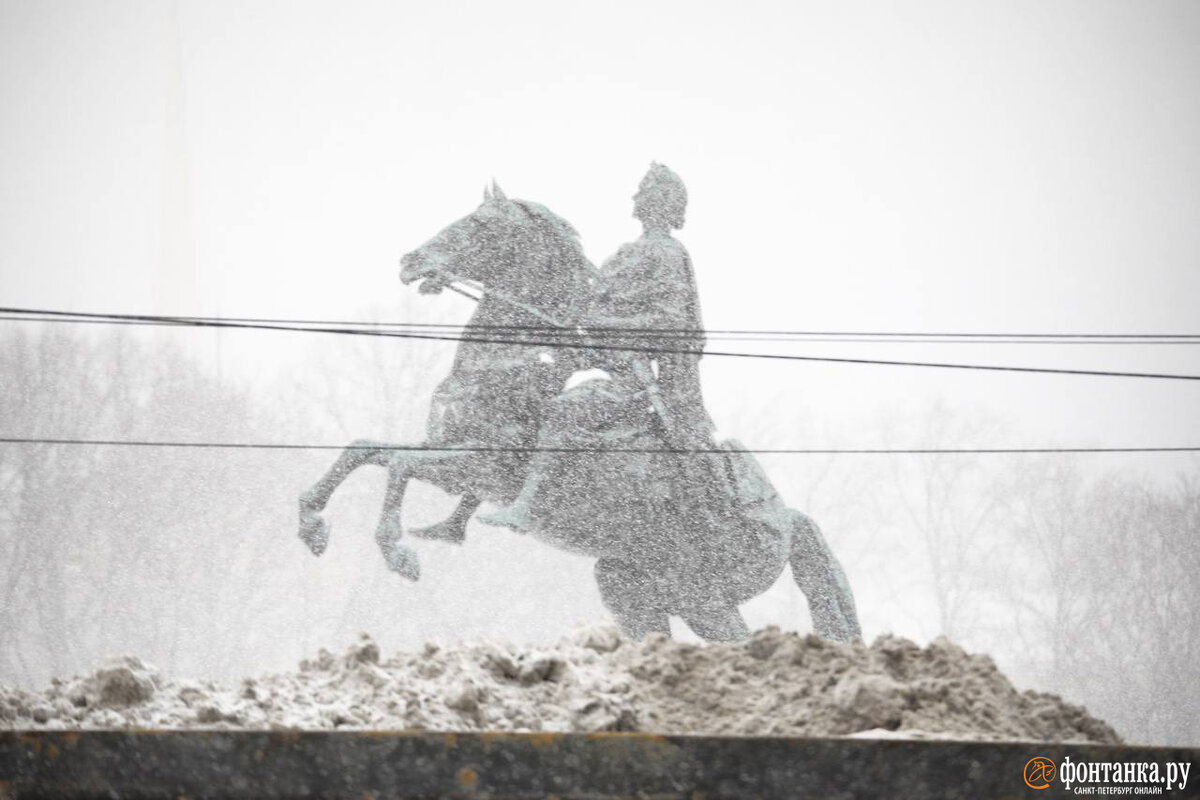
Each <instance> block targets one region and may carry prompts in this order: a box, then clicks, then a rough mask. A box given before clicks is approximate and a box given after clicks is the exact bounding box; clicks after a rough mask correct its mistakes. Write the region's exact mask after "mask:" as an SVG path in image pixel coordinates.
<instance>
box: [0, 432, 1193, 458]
mask: <svg viewBox="0 0 1200 800" xmlns="http://www.w3.org/2000/svg"><path fill="white" fill-rule="evenodd" d="M0 444H54V445H90V446H98V447H108V446H119V447H175V448H201V449H221V450H394V451H397V452H436V453H459V452H461V453H563V454H572V453H577V454H581V455H607V454H620V453H647V454H649V453H658V454H664V455H696V454H706V453H728V452H739V453H754V454H756V455H953V454H977V455H1004V454H1010V455H1017V454H1031V455H1032V454H1041V453H1198V452H1200V446H1196V447H910V448H892V447H854V448H844V447H832V448H742V449H738V450H732V451H731V450H726V449H724V448H719V447H714V448H703V449H695V450H693V449H683V448H658V447H626V448H613V449H597V448H584V447H466V446H463V447H440V446H436V445H424V444H411V445H408V444H377V443H372V444H369V445H340V444H288V443H275V442H186V441H146V440H131V439H54V438H41V437H22V436H5V437H0Z"/></svg>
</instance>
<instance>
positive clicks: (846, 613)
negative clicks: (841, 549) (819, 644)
mask: <svg viewBox="0 0 1200 800" xmlns="http://www.w3.org/2000/svg"><path fill="white" fill-rule="evenodd" d="M788 510H789V511H790V512H791V517H792V551H791V555H789V556H788V563H789V564H790V565H791V567H792V579H793V580H795V581H796V585H797V586H799V587H800V591H802V592H804V597H805V598H806V599H807V600H808V613H809V615H810V616H811V617H812V623H813V628H814V629H815V630H816V632H817V634H818V635H820V636H823V637H825V638H826V639H833V640H834V641H838V642H853V641H858V640H861V639H862V629H861V628H860V627H859V624H858V612H857V611H856V610H855V608H854V595H853V594H852V593H851V592H850V584H849V582H848V581H847V580H846V574H845V573H844V572H842V566H841V564H839V563H838V561H837V559H836V558H834V556H833V551H831V550H830V549H829V545H827V544H826V543H825V537H824V536H822V535H821V529H820V528H819V527H817V523H816V522H814V521H813V520H812V519H811V518H810V517H809V516H808V515H807V514H804V513H801V512H799V511H796V510H794V509H788Z"/></svg>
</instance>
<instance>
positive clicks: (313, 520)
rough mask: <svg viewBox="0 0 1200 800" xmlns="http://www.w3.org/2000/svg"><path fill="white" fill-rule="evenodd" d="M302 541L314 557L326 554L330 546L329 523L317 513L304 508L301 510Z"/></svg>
mask: <svg viewBox="0 0 1200 800" xmlns="http://www.w3.org/2000/svg"><path fill="white" fill-rule="evenodd" d="M300 540H301V541H302V542H304V543H305V544H306V545H308V549H309V550H311V551H312V554H313V555H314V556H319V555H321V554H322V553H324V552H325V548H326V547H327V546H328V545H329V523H328V522H326V521H325V520H324V519H323V518H322V517H321V515H320V514H318V513H317V512H315V511H312V510H310V509H306V508H304V507H303V506H301V508H300Z"/></svg>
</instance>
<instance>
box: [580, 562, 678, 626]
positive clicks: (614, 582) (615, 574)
mask: <svg viewBox="0 0 1200 800" xmlns="http://www.w3.org/2000/svg"><path fill="white" fill-rule="evenodd" d="M596 584H597V585H598V586H599V587H600V599H601V600H603V601H604V607H605V608H607V609H608V611H609V613H610V614H612V615H613V619H614V620H615V621H616V623H617V627H619V628H620V629H621V633H622V634H624V635H625V636H626V637H628V638H629V639H634V640H636V639H641V638H642V637H644V636H646V635H647V634H650V633H665V634H666V635H668V636H670V635H671V625H670V623H669V621H668V619H667V612H666V611H664V610H663V609H662V608H661V607H660V606H659V604H658V603H657V602H656V601H655V595H654V589H653V586H652V584H651V580H650V576H649V575H647V574H646V573H645V572H643V571H642V570H640V569H638V568H637V567H634V566H632V565H631V564H628V563H626V562H624V561H618V560H617V559H612V558H602V559H600V560H599V561H597V562H596Z"/></svg>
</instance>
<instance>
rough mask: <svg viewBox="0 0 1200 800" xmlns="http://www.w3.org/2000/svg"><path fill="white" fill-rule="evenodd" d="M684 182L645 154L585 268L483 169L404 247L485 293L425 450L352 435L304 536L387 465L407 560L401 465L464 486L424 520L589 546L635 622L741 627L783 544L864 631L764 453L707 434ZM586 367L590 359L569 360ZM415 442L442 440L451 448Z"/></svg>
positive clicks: (439, 400)
mask: <svg viewBox="0 0 1200 800" xmlns="http://www.w3.org/2000/svg"><path fill="white" fill-rule="evenodd" d="M686 204H687V190H686V189H685V188H684V185H683V182H682V181H681V180H680V179H679V176H677V175H676V174H675V173H674V172H672V171H671V170H670V169H668V168H667V167H665V166H662V165H661V164H654V165H652V166H651V168H650V171H649V172H648V173H647V174H646V176H645V177H644V178H643V179H642V182H641V185H640V186H639V188H638V192H637V194H636V195H635V196H634V216H635V217H636V218H637V219H638V220H639V221H641V223H642V226H643V233H642V236H641V237H640V238H638V239H637V240H636V241H634V242H631V243H629V244H626V245H624V246H622V247H621V248H620V249H619V250H618V251H617V253H616V254H615V255H614V256H613V257H612V258H610V259H608V260H607V261H606V262H605V263H604V264H603V266H602V267H601V269H600V270H599V272H597V271H596V270H595V269H594V268H593V267H592V266H591V264H590V263H588V261H587V259H586V258H585V257H584V255H583V251H582V248H581V247H580V245H579V241H578V237H577V235H576V234H575V232H574V230H573V229H572V228H571V226H570V225H569V224H568V223H567V222H565V221H564V220H563V219H561V218H560V217H558V216H557V215H555V214H554V213H552V212H551V211H549V210H548V209H546V208H545V207H544V206H541V205H538V204H537V203H531V202H528V201H524V200H510V199H508V198H507V197H505V196H504V194H503V192H501V191H500V190H499V188H498V187H495V186H494V185H493V188H492V190H491V191H489V192H485V196H484V200H483V203H482V204H481V205H480V206H479V208H477V209H476V210H475V211H474V212H473V213H472V214H470V215H468V216H467V217H464V218H463V219H461V220H459V221H458V222H455V223H453V224H452V225H450V226H448V227H446V228H445V229H443V230H442V231H441V232H440V233H439V234H438V235H437V236H435V237H434V238H433V239H431V240H429V241H428V242H427V243H426V244H424V245H422V246H421V247H419V248H418V249H416V250H414V251H413V252H411V253H408V254H407V255H405V256H404V258H403V259H402V260H401V264H402V267H403V268H402V271H401V274H400V279H401V281H403V282H404V283H406V284H409V283H413V282H416V281H420V285H419V289H420V291H421V292H423V293H437V292H440V291H442V290H443V289H444V288H446V287H447V286H450V287H461V286H471V287H474V288H475V289H476V290H477V291H480V292H481V293H482V296H481V298H480V302H479V306H478V308H477V309H476V311H475V313H474V315H473V316H472V318H471V320H470V322H469V323H468V324H467V327H466V328H465V330H464V334H463V341H462V343H461V344H460V345H459V349H458V355H457V357H456V359H455V362H454V366H453V369H452V371H451V374H450V376H449V377H447V378H446V379H445V380H444V381H443V382H442V383H441V385H440V386H439V387H438V389H437V391H436V393H435V396H434V400H433V404H432V407H431V410H430V419H429V424H428V436H427V439H426V441H425V442H424V443H423V444H424V445H425V447H424V448H422V449H420V450H405V449H396V448H394V447H392V446H389V445H388V444H386V443H381V442H369V441H358V442H354V443H353V444H352V445H351V446H350V447H348V448H347V449H346V450H345V451H344V452H343V454H342V455H341V457H340V458H339V459H338V461H337V462H336V463H335V464H334V465H333V467H331V468H330V470H329V472H327V473H326V474H325V476H324V477H322V479H321V480H320V481H318V482H317V484H316V485H315V486H314V487H313V488H312V489H310V490H309V491H308V492H306V493H304V495H302V497H301V499H300V536H301V538H302V539H303V540H304V541H305V543H307V544H308V546H309V547H310V548H311V549H312V551H313V552H314V553H315V554H317V555H320V554H321V553H322V552H323V551H324V549H325V546H326V544H327V542H328V537H329V529H328V525H327V523H326V522H325V521H324V520H323V519H322V518H321V516H320V511H321V510H322V509H323V508H324V507H325V504H326V503H327V502H328V500H329V497H330V496H331V495H332V493H333V491H334V490H335V489H336V488H337V487H338V485H340V484H341V482H342V481H343V480H344V479H345V478H346V476H347V475H348V474H349V473H350V472H351V471H353V470H354V469H356V468H358V467H359V466H361V465H363V464H376V465H380V466H385V467H387V469H388V472H389V480H388V489H387V494H386V498H385V501H384V508H383V513H382V516H381V518H380V521H379V525H378V527H377V529H376V540H377V541H378V543H379V545H380V547H381V548H382V551H383V555H384V557H385V559H386V560H387V563H388V565H389V566H390V567H391V568H392V569H393V570H395V571H397V572H398V573H400V574H401V575H403V576H405V577H407V578H410V579H412V580H416V579H417V578H418V577H419V575H420V569H419V562H418V559H417V554H416V552H415V551H414V550H412V549H411V548H410V547H408V546H407V545H405V544H404V543H403V541H402V540H403V537H404V531H403V528H402V526H401V522H400V520H401V516H400V515H401V505H402V501H403V496H404V488H405V486H406V484H407V483H408V481H409V480H412V479H417V480H424V481H428V482H430V483H433V484H435V485H437V486H439V487H441V488H442V489H444V490H446V491H447V492H450V493H452V494H456V495H459V496H460V500H459V503H458V505H457V507H456V509H455V510H454V512H453V513H452V514H451V515H450V516H449V517H448V518H447V519H445V520H443V521H442V522H439V523H437V524H436V525H433V526H430V527H428V528H423V529H418V530H413V531H409V532H408V534H409V535H412V536H416V537H421V538H432V539H440V540H443V541H454V542H461V541H463V540H464V539H465V536H466V526H467V522H468V520H469V519H470V518H471V517H472V516H473V515H474V513H475V511H476V510H477V509H478V508H479V506H480V504H481V503H482V502H485V501H487V502H492V503H496V504H499V505H500V506H501V507H500V508H499V509H498V510H496V511H494V512H492V513H491V514H485V515H481V516H480V520H481V521H483V522H485V523H488V524H493V525H503V526H507V527H510V528H514V529H516V530H518V531H521V532H523V533H527V534H528V535H530V536H533V537H535V538H537V539H539V540H541V541H544V542H546V543H547V544H550V545H552V546H555V547H559V548H562V549H565V550H568V551H570V552H574V553H581V554H585V555H589V556H592V557H595V558H596V559H597V562H596V581H597V584H598V586H599V590H600V595H601V599H602V600H603V602H604V604H605V606H606V608H608V610H609V612H610V613H612V615H613V616H614V618H615V619H616V622H617V624H618V625H619V626H620V627H621V629H622V631H623V632H624V633H625V634H626V635H628V636H630V637H633V638H639V637H641V636H644V635H645V634H647V633H650V632H654V631H660V632H663V633H669V626H668V617H669V615H671V614H676V615H678V616H680V617H681V618H682V619H683V620H684V621H685V622H686V623H687V624H688V625H689V626H690V627H691V628H692V630H694V631H695V632H696V633H697V634H698V635H700V636H702V637H704V638H705V639H709V640H722V641H728V640H736V639H741V638H744V637H745V636H746V635H747V634H748V630H747V628H746V623H745V621H744V620H743V619H742V616H741V614H740V612H739V611H738V605H739V604H740V603H743V602H745V601H746V600H749V599H750V598H751V597H754V596H756V595H758V594H760V593H762V592H763V591H765V590H766V589H767V588H769V587H770V586H771V585H772V584H773V583H774V582H775V580H776V579H777V578H778V577H779V575H780V573H781V572H782V570H783V567H784V565H785V564H790V565H791V567H792V574H793V576H794V578H795V580H796V583H797V584H798V585H799V587H800V588H801V590H802V591H803V592H804V594H805V596H806V598H807V600H808V604H809V610H810V612H811V616H812V620H813V626H814V627H815V629H816V631H817V632H818V633H819V634H821V635H822V636H825V637H827V638H831V639H836V640H841V641H848V640H853V639H857V638H859V636H860V631H859V625H858V619H857V615H856V612H855V609H854V600H853V597H852V595H851V593H850V589H849V586H848V585H847V583H846V579H845V576H844V575H843V573H842V570H841V567H840V566H839V565H838V563H837V561H836V559H835V558H834V557H833V554H832V553H831V552H830V551H829V548H828V546H827V545H826V544H825V541H824V539H823V537H822V536H821V533H820V531H819V529H818V528H817V526H816V524H815V523H814V522H813V521H812V520H811V519H809V518H808V517H807V516H805V515H804V514H803V513H801V512H799V511H796V510H794V509H791V508H788V507H787V506H786V505H785V504H784V503H783V501H782V499H781V498H780V497H779V495H778V493H777V492H776V491H775V490H774V488H773V487H772V486H771V484H770V481H769V480H768V479H767V477H766V475H765V474H764V473H763V471H762V469H761V468H760V467H759V465H758V462H757V460H756V459H755V458H754V457H753V455H751V454H750V453H747V452H745V451H744V450H743V448H742V447H741V446H740V445H739V444H738V443H737V442H735V441H726V442H721V443H717V442H714V441H713V425H712V422H711V420H710V418H709V416H708V413H707V412H706V411H705V409H704V404H703V400H702V396H701V390H700V381H699V369H698V363H699V358H700V353H701V351H702V349H703V347H704V329H703V324H702V323H701V319H700V308H699V303H698V300H697V294H696V285H695V279H694V277H693V273H692V266H691V260H690V258H689V256H688V253H687V251H686V250H685V249H684V247H683V245H682V244H680V243H679V242H678V241H677V240H676V239H675V238H673V237H672V236H671V231H672V230H674V229H678V228H680V227H682V226H683V221H684V212H685V209H686ZM581 370H587V371H589V373H590V374H591V375H592V376H593V377H591V378H590V379H588V380H583V381H582V382H576V380H578V379H576V380H571V379H572V376H575V375H577V374H578V373H579V372H580V371H581ZM426 448H445V449H444V450H436V449H426Z"/></svg>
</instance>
